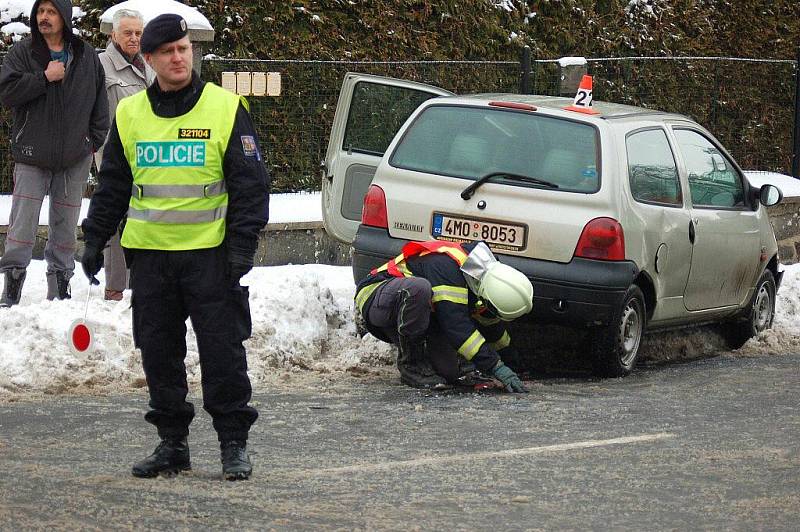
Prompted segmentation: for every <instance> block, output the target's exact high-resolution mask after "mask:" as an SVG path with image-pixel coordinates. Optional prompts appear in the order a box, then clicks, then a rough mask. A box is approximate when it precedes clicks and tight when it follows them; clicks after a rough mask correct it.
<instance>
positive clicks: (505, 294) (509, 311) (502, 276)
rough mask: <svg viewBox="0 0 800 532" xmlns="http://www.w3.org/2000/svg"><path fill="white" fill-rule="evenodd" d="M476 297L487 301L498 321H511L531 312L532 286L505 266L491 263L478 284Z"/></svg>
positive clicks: (517, 272) (519, 274)
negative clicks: (495, 312) (495, 313)
mask: <svg viewBox="0 0 800 532" xmlns="http://www.w3.org/2000/svg"><path fill="white" fill-rule="evenodd" d="M477 288H478V290H477V294H478V296H480V297H482V298H483V299H485V300H486V301H488V302H489V303H490V304H491V305H492V307H494V310H496V311H497V315H498V317H499V318H500V319H502V320H505V321H511V320H513V319H516V318H519V317H520V316H522V315H525V314H527V313H528V312H530V311H531V310H533V285H532V284H531V282H530V280H529V279H528V277H526V276H525V274H524V273H522V272H520V271H519V270H515V269H514V268H512V267H511V266H508V265H507V264H503V263H501V262H492V263H490V264H488V266H487V268H486V271H485V272H484V274H483V275H482V276H481V279H480V281H479V283H478V287H477Z"/></svg>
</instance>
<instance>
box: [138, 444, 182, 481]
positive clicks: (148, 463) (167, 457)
mask: <svg viewBox="0 0 800 532" xmlns="http://www.w3.org/2000/svg"><path fill="white" fill-rule="evenodd" d="M191 468H192V464H191V463H190V461H189V444H188V443H186V438H180V439H178V438H164V439H162V440H161V443H159V444H158V447H156V450H155V451H153V454H151V455H150V456H148V457H147V458H145V459H144V460H142V461H140V462H136V463H135V464H133V468H132V469H131V473H133V476H134V477H139V478H153V477H157V476H158V475H162V476H165V477H173V476H175V475H177V474H178V473H179V472H181V471H188V470H190V469H191Z"/></svg>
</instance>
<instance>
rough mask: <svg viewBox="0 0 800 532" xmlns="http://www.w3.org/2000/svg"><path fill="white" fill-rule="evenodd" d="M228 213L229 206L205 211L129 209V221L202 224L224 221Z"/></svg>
mask: <svg viewBox="0 0 800 532" xmlns="http://www.w3.org/2000/svg"><path fill="white" fill-rule="evenodd" d="M227 212H228V206H227V205H223V206H222V207H217V208H216V209H208V210H205V211H158V210H152V209H145V210H139V209H134V208H133V207H129V208H128V219H129V220H144V221H147V222H158V223H162V224H164V223H167V224H202V223H208V222H213V221H215V220H224V219H225V214H226V213H227Z"/></svg>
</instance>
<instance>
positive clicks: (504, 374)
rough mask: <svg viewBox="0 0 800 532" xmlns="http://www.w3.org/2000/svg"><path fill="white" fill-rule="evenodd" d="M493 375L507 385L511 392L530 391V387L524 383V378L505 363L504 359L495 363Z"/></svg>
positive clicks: (507, 389)
mask: <svg viewBox="0 0 800 532" xmlns="http://www.w3.org/2000/svg"><path fill="white" fill-rule="evenodd" d="M492 375H494V377H495V378H496V379H497V380H499V381H500V382H502V383H503V384H504V385H505V387H506V391H508V392H510V393H528V389H527V388H526V387H525V385H524V384H522V380H521V379H520V378H519V377H518V376H517V374H516V373H514V372H513V371H512V370H511V368H509V367H508V366H506V365H505V364H503V361H502V360H501V361H498V362H497V364H495V366H494V368H493V369H492Z"/></svg>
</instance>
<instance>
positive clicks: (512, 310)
mask: <svg viewBox="0 0 800 532" xmlns="http://www.w3.org/2000/svg"><path fill="white" fill-rule="evenodd" d="M355 300H356V314H357V316H358V315H359V313H360V316H359V317H358V318H357V319H359V318H360V319H361V320H363V325H364V326H365V328H366V330H367V331H369V332H370V333H371V334H372V335H373V336H375V337H377V338H379V339H381V340H383V341H385V342H390V343H393V344H396V345H397V346H398V348H399V354H398V356H397V368H398V369H399V371H400V380H401V381H402V382H403V383H404V384H407V385H409V386H413V387H415V388H428V389H444V388H447V387H448V380H449V381H450V382H453V381H455V379H457V377H458V374H457V371H456V372H454V371H451V370H448V369H446V366H447V364H446V363H445V364H444V365H443V364H442V363H441V358H439V363H438V364H436V366H437V369H438V370H439V372H437V371H436V370H434V366H433V365H432V361H433V362H436V359H437V354H435V353H429V352H428V348H427V344H428V342H427V341H426V340H427V338H428V336H429V335H441V336H443V337H444V338H446V339H447V341H448V343H449V344H450V346H452V348H453V349H455V350H456V351H457V352H458V354H459V355H461V357H463V358H464V359H466V360H467V361H469V362H471V363H472V364H474V366H475V367H476V368H477V369H478V370H479V371H480V372H481V373H483V374H485V375H490V376H493V377H495V378H497V379H498V380H500V381H501V382H502V383H503V385H505V387H506V389H507V390H508V391H509V392H517V393H525V392H527V391H528V390H527V389H526V388H525V386H524V385H523V383H522V380H521V379H520V378H519V377H518V376H517V374H516V373H514V371H513V370H511V368H509V367H508V366H506V365H505V364H503V361H502V356H503V355H504V353H505V354H508V355H511V354H512V353H513V352H514V348H513V347H511V338H510V336H509V334H508V331H506V328H505V325H504V324H503V322H507V321H511V320H513V319H516V318H518V317H520V316H523V315H525V314H527V313H528V312H530V311H531V309H532V308H533V286H532V285H531V282H530V280H528V278H527V277H526V276H525V275H524V274H523V273H521V272H519V271H517V270H515V269H514V268H512V267H510V266H508V265H506V264H502V263H500V262H498V261H497V259H496V258H495V257H494V255H493V254H492V252H491V251H490V250H489V248H488V247H487V246H486V244H485V243H483V242H474V243H469V244H456V243H451V242H442V241H430V242H409V243H408V244H406V245H405V246H403V249H402V253H401V254H400V255H398V256H397V257H396V258H394V259H392V260H390V261H389V262H387V263H386V264H384V265H383V266H381V267H379V268H376V269H374V270H372V271H371V272H370V274H369V275H368V276H367V277H366V278H364V279H363V280H362V281H361V282H360V283H358V286H357V287H356V298H355ZM431 313H433V317H434V319H431ZM453 358H454V359H455V357H453ZM443 366H444V367H445V369H443ZM441 374H444V375H445V376H446V377H447V379H445V377H443V376H442V375H441Z"/></svg>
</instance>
